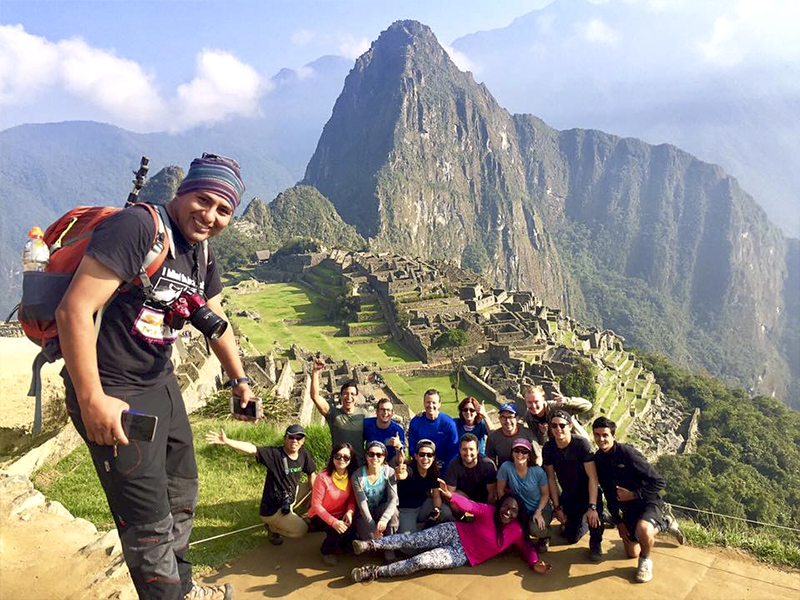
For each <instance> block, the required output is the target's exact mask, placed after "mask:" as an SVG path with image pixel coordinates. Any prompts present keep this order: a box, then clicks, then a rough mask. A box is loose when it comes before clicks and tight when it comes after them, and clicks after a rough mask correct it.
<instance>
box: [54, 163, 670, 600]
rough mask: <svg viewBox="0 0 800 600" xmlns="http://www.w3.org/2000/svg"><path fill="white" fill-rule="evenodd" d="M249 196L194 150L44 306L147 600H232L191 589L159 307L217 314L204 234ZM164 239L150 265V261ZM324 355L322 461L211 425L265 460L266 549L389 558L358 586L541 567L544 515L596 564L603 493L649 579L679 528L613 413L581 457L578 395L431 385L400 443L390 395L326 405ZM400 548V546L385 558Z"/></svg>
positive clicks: (176, 400) (179, 448)
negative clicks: (167, 185)
mask: <svg viewBox="0 0 800 600" xmlns="http://www.w3.org/2000/svg"><path fill="white" fill-rule="evenodd" d="M244 190H245V187H244V183H243V181H242V178H241V173H240V169H239V165H238V164H237V163H236V161H235V160H233V159H230V158H226V157H223V156H218V155H214V154H204V155H203V156H202V157H201V158H197V159H195V160H193V161H192V163H191V166H190V168H189V170H188V172H187V173H186V176H185V178H184V179H183V181H182V182H181V184H180V186H179V187H178V189H177V191H176V194H175V196H174V198H173V199H172V200H171V201H170V202H169V203H168V204H167V205H166V206H165V207H164V210H163V211H161V210H159V212H158V214H159V215H160V216H159V217H158V218H156V217H154V216H153V213H152V211H150V210H147V209H146V207H141V206H136V205H134V206H131V207H129V208H126V209H125V210H122V211H119V212H118V213H116V214H114V215H113V216H111V217H109V218H107V219H106V220H105V221H103V222H102V223H101V224H99V225H98V226H96V228H94V229H93V231H91V232H89V234H87V235H90V238H89V240H88V245H87V246H86V250H85V254H84V256H83V257H82V260H81V261H80V264H79V265H78V267H77V270H76V272H75V273H74V276H73V277H72V279H71V282H70V284H69V287H68V289H67V290H66V292H65V294H64V296H63V299H62V300H61V303H60V305H59V307H58V309H57V311H56V323H57V326H58V343H59V347H60V351H61V353H62V354H63V357H64V361H65V365H66V366H65V370H64V371H63V372H62V375H63V377H64V382H65V387H66V404H67V410H68V412H69V415H70V417H71V419H72V421H73V423H74V425H75V428H76V429H77V431H78V432H79V433H80V435H81V436H82V437H83V439H84V441H85V443H86V445H87V447H88V449H89V451H90V453H91V456H92V460H93V463H94V466H95V470H96V472H97V475H98V478H99V480H100V483H101V484H102V487H103V489H104V491H105V494H106V498H107V501H108V505H109V508H110V510H111V514H112V515H113V519H114V522H115V524H116V527H117V530H118V532H119V536H120V541H121V545H122V550H123V554H124V557H125V561H126V563H127V565H128V569H129V571H130V574H131V578H132V580H133V583H134V586H135V587H136V591H137V593H138V595H139V597H140V598H142V599H156V598H157V599H169V600H179V599H180V598H185V599H187V600H192V599H198V598H204V599H206V600H230V599H231V598H233V588H232V586H230V585H229V584H224V585H197V584H195V582H194V581H193V580H192V577H191V564H190V563H189V562H188V561H187V560H186V551H187V549H188V545H189V539H190V536H191V531H192V523H193V516H194V510H195V506H196V504H197V489H198V481H197V465H196V461H195V456H194V449H193V442H192V432H191V428H190V426H189V420H188V418H187V415H186V410H185V407H184V404H183V401H182V398H181V391H180V387H179V386H178V382H177V379H176V377H175V374H174V369H173V365H172V362H171V360H170V355H171V344H172V343H173V342H174V341H175V340H176V339H177V337H178V335H179V331H178V329H179V326H178V325H177V324H176V323H180V322H182V319H180V318H179V319H177V320H175V319H173V318H172V317H173V314H174V313H175V311H182V310H184V305H187V300H186V297H191V298H197V297H200V298H202V299H204V300H205V306H206V307H207V308H208V309H210V312H211V313H215V314H216V315H217V316H218V317H219V318H220V319H222V320H225V319H226V317H225V313H224V311H223V309H222V304H221V291H222V283H221V279H220V273H219V270H218V268H217V264H216V258H215V256H214V252H213V250H212V249H211V248H210V247H208V245H207V241H208V239H209V238H211V237H213V236H215V235H217V234H219V233H220V232H222V231H223V230H224V229H225V227H227V225H228V224H229V223H230V221H231V219H232V217H233V214H234V211H235V210H236V209H237V207H238V206H239V204H240V203H241V199H242V195H243V193H244ZM165 247H167V248H168V252H167V256H166V258H165V259H164V262H163V264H162V265H161V266H160V267H159V268H158V269H156V270H155V271H148V270H147V265H149V264H152V262H153V257H154V256H155V255H156V254H159V253H160V250H161V249H163V248H165ZM193 302H194V301H193ZM180 314H183V313H182V312H180ZM101 317H102V318H101ZM215 331H216V328H215ZM208 335H209V339H208V342H209V345H210V347H211V350H212V351H213V352H214V353H215V355H216V356H217V357H218V358H219V360H220V363H221V364H222V367H223V369H224V370H225V372H226V373H227V376H228V378H229V379H228V381H227V382H226V383H225V387H227V388H229V389H230V390H231V393H232V395H233V396H234V398H235V399H236V401H237V402H239V403H240V406H241V408H242V409H244V408H246V406H247V405H248V403H250V402H253V401H255V397H254V395H253V392H252V390H251V389H250V380H249V379H248V378H247V376H246V374H245V371H244V368H243V366H242V363H241V360H240V358H239V353H238V349H237V347H236V342H235V339H234V336H233V333H232V330H231V328H230V327H228V328H227V329H226V330H225V331H224V332H222V333H221V335H219V332H217V333H215V334H214V335H211V334H210V333H209V334H208ZM323 367H324V363H322V361H315V364H314V368H313V376H312V380H311V395H312V399H313V400H314V402H315V404H316V406H317V408H318V409H319V411H320V413H322V414H323V415H324V416H325V419H326V421H327V422H328V424H329V425H330V429H331V437H332V439H333V443H332V449H331V453H330V457H329V459H328V464H327V466H326V468H325V469H323V470H322V471H321V472H320V473H317V472H316V471H317V466H316V464H315V463H314V460H313V458H312V457H311V455H310V454H309V453H308V452H307V451H306V450H305V449H304V447H303V445H304V442H305V431H304V430H303V428H302V427H301V426H300V425H292V426H290V427H289V428H288V429H287V430H286V432H285V435H284V439H283V444H282V445H281V446H279V447H276V448H267V447H259V446H256V445H254V444H251V443H249V442H240V441H237V440H232V439H229V438H228V437H227V436H226V435H225V433H224V431H219V432H212V433H210V434H209V435H208V437H207V440H208V442H209V443H212V444H222V445H226V446H230V447H232V448H235V449H236V450H238V451H240V452H243V453H246V454H249V455H253V456H255V457H256V460H257V461H258V462H259V463H260V464H262V465H263V466H264V467H265V468H266V469H267V476H266V479H265V482H264V492H263V495H262V502H261V509H260V513H261V516H262V519H263V520H264V523H265V525H266V526H267V527H268V529H269V532H270V533H269V539H270V541H271V542H272V543H274V544H280V543H282V541H283V538H284V537H299V536H302V535H304V534H305V533H306V532H307V531H308V530H309V528H311V529H312V530H321V531H324V532H326V535H325V539H324V542H323V544H322V554H323V557H324V559H325V560H326V562H328V563H334V562H335V561H336V555H337V554H340V553H342V552H348V551H350V550H351V549H352V550H353V551H355V552H356V553H362V552H371V551H382V552H385V553H386V554H385V556H386V558H387V559H388V561H389V562H388V564H386V565H384V566H379V567H378V566H366V567H359V568H357V569H355V570H354V571H353V573H352V575H353V579H355V580H356V581H363V580H368V579H373V578H376V577H391V576H396V575H401V574H405V573H412V572H414V571H418V570H420V569H441V568H449V567H456V566H460V565H465V564H470V565H476V564H479V563H481V562H483V561H484V560H487V559H488V558H490V557H492V556H495V555H496V554H498V553H499V552H501V551H502V550H503V549H505V548H506V547H508V546H511V545H515V546H517V547H519V548H520V550H521V551H522V553H523V555H524V556H525V558H526V560H527V561H528V563H529V564H530V565H531V566H532V567H533V569H534V570H535V571H537V572H539V573H546V572H547V571H548V570H549V569H550V565H548V564H547V563H546V562H545V561H543V560H541V559H540V554H543V553H544V552H546V551H547V549H548V545H549V526H550V523H551V519H552V518H553V517H555V518H556V519H558V521H560V523H561V524H562V526H563V530H564V533H565V535H566V537H567V540H568V541H569V542H575V541H577V539H578V538H580V537H581V536H582V535H583V534H584V533H585V532H586V530H587V529H588V530H589V531H590V540H591V542H590V547H591V556H592V557H593V558H594V559H600V557H601V553H602V550H601V546H600V541H601V539H602V535H603V527H602V522H601V517H602V514H603V508H602V501H601V496H600V489H601V488H602V490H603V494H604V495H605V497H606V502H607V504H608V508H609V511H610V514H611V517H610V518H611V519H612V520H613V522H614V523H615V524H616V525H617V527H618V529H619V532H620V535H621V536H622V539H623V541H624V543H625V548H626V551H627V553H628V555H629V556H631V557H635V556H638V557H639V569H638V571H637V575H636V578H637V580H638V581H647V580H649V579H650V578H651V577H652V562H651V560H650V558H649V556H650V550H651V548H652V546H653V537H654V535H655V534H656V533H658V532H660V531H670V532H672V533H675V534H676V535H678V536H679V538H681V539H682V534H681V533H680V529H679V528H678V527H677V523H676V522H675V520H674V519H672V518H671V517H670V514H669V512H668V511H667V510H666V508H665V505H664V503H663V502H662V501H661V499H660V497H659V494H658V492H659V490H661V489H662V488H663V487H664V481H663V479H661V477H660V476H659V475H658V473H656V471H655V470H654V469H653V468H652V466H650V465H649V464H648V463H647V461H645V460H644V458H643V457H642V456H641V455H640V454H639V453H638V452H637V451H636V450H635V449H633V448H632V447H630V446H627V445H625V444H620V443H618V442H616V441H615V439H614V435H615V426H614V423H613V422H611V421H609V420H608V419H603V418H601V419H598V420H596V421H595V422H594V424H593V435H594V438H595V441H596V444H597V447H598V449H599V451H598V452H593V451H592V449H591V445H590V444H589V440H588V435H587V433H586V432H585V431H583V430H582V429H581V428H580V425H579V423H578V422H577V421H576V420H575V419H574V413H576V412H581V411H585V410H587V409H589V408H591V404H590V403H588V402H586V401H585V400H582V399H578V398H562V397H560V396H558V395H557V394H556V395H554V397H553V399H552V400H550V401H549V402H548V401H545V396H544V393H543V391H542V390H541V389H540V388H531V389H527V390H524V396H525V405H526V408H525V411H524V414H522V415H519V414H518V410H517V407H516V405H514V404H505V405H503V406H502V407H500V414H499V417H500V424H499V425H500V426H499V427H497V428H495V427H493V425H492V423H491V421H490V419H489V418H488V415H487V414H486V411H485V409H484V407H483V405H482V404H481V403H479V402H477V401H476V400H475V399H474V398H466V399H465V400H464V401H462V402H461V403H460V404H459V417H458V418H457V419H455V420H454V419H451V418H450V417H449V416H447V415H446V414H443V413H441V411H440V406H441V397H440V395H439V393H438V392H437V391H436V390H429V391H428V392H426V394H425V397H424V408H425V410H424V413H422V414H420V415H417V416H416V417H414V418H413V419H412V420H411V422H410V425H409V428H408V440H407V442H406V432H405V431H404V430H403V428H402V427H401V426H400V425H399V424H398V423H395V422H394V420H393V419H392V416H393V411H394V407H393V405H392V403H391V402H390V401H387V400H382V401H380V402H379V403H378V407H377V415H376V417H373V418H365V416H364V415H363V414H361V412H360V411H359V410H358V409H357V408H356V398H357V396H358V387H357V385H356V384H355V383H354V382H348V383H347V384H345V385H344V386H342V388H341V390H340V393H339V398H338V400H339V405H338V406H337V405H335V404H334V403H329V402H328V401H326V400H325V399H323V398H322V397H321V395H320V382H319V373H320V370H321V369H322V368H323ZM128 411H130V412H138V413H144V414H145V415H148V416H149V418H150V419H152V418H153V417H155V418H156V419H155V421H156V428H155V430H154V434H153V436H152V439H151V440H150V441H137V440H129V439H128V433H129V431H126V429H125V428H124V427H123V414H124V413H125V412H128ZM540 448H543V451H542V452H540ZM407 455H408V458H406V457H407ZM542 465H543V467H544V471H543V470H542ZM303 473H305V474H306V475H307V477H308V480H309V482H310V483H311V486H312V490H313V491H312V501H311V510H310V511H309V514H308V517H306V518H304V517H303V516H300V515H297V514H296V513H295V512H294V510H293V507H294V506H295V504H296V496H297V486H298V482H299V480H300V477H301V474H303ZM532 538H535V539H536V540H537V541H536V543H534V542H533V541H532ZM396 551H402V552H403V553H404V558H402V559H401V560H396V558H397V557H396V555H395V554H394V553H395V552H396Z"/></svg>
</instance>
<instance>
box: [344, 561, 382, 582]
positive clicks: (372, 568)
mask: <svg viewBox="0 0 800 600" xmlns="http://www.w3.org/2000/svg"><path fill="white" fill-rule="evenodd" d="M350 578H351V579H352V580H353V581H355V582H356V583H358V582H359V581H363V582H364V583H367V582H369V581H375V580H376V579H377V578H378V566H377V565H364V566H363V567H356V568H355V569H353V570H352V571H350Z"/></svg>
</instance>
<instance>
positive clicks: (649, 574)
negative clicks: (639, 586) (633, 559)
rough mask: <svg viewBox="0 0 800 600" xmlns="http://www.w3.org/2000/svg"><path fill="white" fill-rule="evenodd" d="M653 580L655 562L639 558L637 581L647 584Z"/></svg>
mask: <svg viewBox="0 0 800 600" xmlns="http://www.w3.org/2000/svg"><path fill="white" fill-rule="evenodd" d="M652 578H653V561H652V560H650V559H649V558H644V557H641V556H640V557H639V567H638V568H637V569H636V581H638V582H639V583H647V582H648V581H650V580H651V579H652Z"/></svg>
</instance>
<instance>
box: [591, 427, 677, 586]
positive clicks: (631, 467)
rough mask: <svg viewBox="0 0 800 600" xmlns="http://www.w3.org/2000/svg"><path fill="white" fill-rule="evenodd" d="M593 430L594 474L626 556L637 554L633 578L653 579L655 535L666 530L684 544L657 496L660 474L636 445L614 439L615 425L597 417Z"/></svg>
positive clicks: (662, 485)
mask: <svg viewBox="0 0 800 600" xmlns="http://www.w3.org/2000/svg"><path fill="white" fill-rule="evenodd" d="M592 430H593V433H594V441H595V443H596V444H597V449H598V450H599V452H597V453H596V454H595V465H596V466H597V476H598V478H599V480H600V487H601V488H602V489H603V493H604V494H605V497H606V502H607V503H608V510H609V512H610V513H611V518H612V519H613V520H614V524H615V525H616V526H617V530H618V531H619V535H620V537H621V538H622V542H623V544H624V545H625V552H626V553H627V555H628V557H629V558H636V557H637V556H638V557H639V566H638V568H637V570H636V581H638V582H639V583H646V582H648V581H650V580H651V579H652V578H653V561H652V560H651V559H650V550H651V549H652V548H653V543H654V542H655V536H656V534H657V533H658V532H660V531H666V532H669V533H671V534H673V535H674V536H675V537H676V538H677V539H678V542H680V543H681V544H683V542H684V536H683V532H682V531H681V530H680V527H679V526H678V522H677V521H676V520H675V519H674V517H672V515H671V513H670V511H669V509H668V507H667V505H666V504H665V503H664V501H663V500H662V499H661V496H660V495H659V492H660V491H661V490H663V489H664V479H663V477H661V475H659V473H658V471H656V470H655V468H654V467H653V465H651V464H650V463H648V462H647V459H645V457H644V456H642V454H641V453H640V452H639V451H638V450H637V449H636V448H634V447H633V446H631V445H629V444H623V443H620V442H617V441H616V433H617V424H616V423H614V421H612V420H611V419H608V418H606V417H599V418H597V419H595V421H594V423H592ZM620 515H621V516H620Z"/></svg>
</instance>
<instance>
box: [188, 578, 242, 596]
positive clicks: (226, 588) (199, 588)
mask: <svg viewBox="0 0 800 600" xmlns="http://www.w3.org/2000/svg"><path fill="white" fill-rule="evenodd" d="M192 583H194V582H192ZM183 598H184V600H233V586H232V585H231V584H230V583H226V584H225V585H196V584H194V585H193V586H192V589H191V590H189V593H188V594H186V595H185V596H184V597H183Z"/></svg>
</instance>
